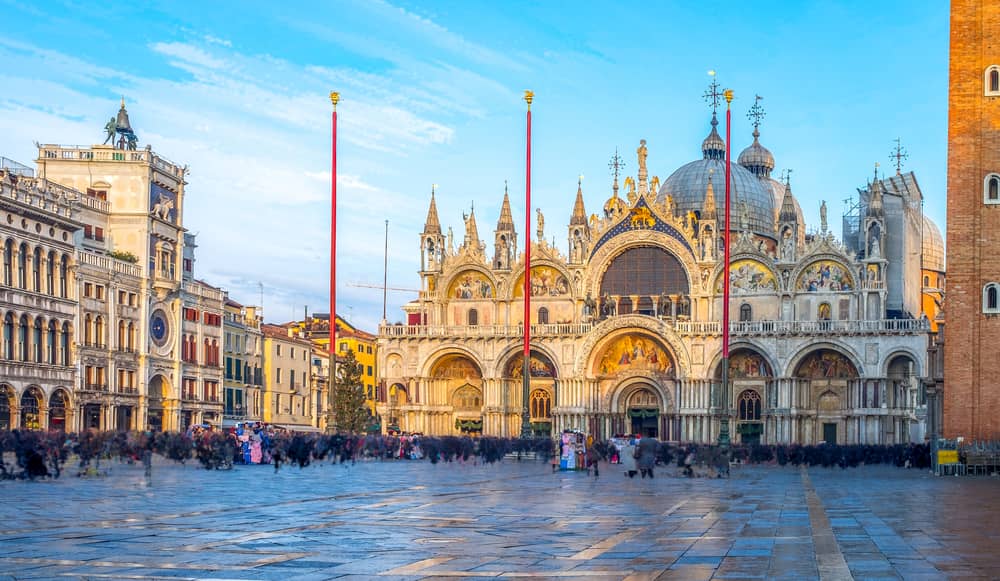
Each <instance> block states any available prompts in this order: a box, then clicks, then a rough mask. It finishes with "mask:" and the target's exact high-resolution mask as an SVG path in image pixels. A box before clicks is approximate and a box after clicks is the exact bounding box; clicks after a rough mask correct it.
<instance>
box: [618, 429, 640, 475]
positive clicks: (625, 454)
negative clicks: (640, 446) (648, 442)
mask: <svg viewBox="0 0 1000 581" xmlns="http://www.w3.org/2000/svg"><path fill="white" fill-rule="evenodd" d="M636 452H637V449H636V447H635V439H634V438H629V439H628V440H626V441H625V443H624V444H622V450H621V454H619V456H618V458H619V459H620V460H621V466H622V468H623V469H624V470H625V476H628V477H629V478H635V474H636V472H638V469H637V468H636V461H635V458H636Z"/></svg>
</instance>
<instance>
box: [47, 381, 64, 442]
mask: <svg viewBox="0 0 1000 581" xmlns="http://www.w3.org/2000/svg"><path fill="white" fill-rule="evenodd" d="M67 400H68V398H67V396H66V392H65V391H63V390H61V389H57V390H56V391H55V392H53V393H52V399H50V400H49V429H50V430H57V431H60V432H65V431H66V404H67V403H68V401H67Z"/></svg>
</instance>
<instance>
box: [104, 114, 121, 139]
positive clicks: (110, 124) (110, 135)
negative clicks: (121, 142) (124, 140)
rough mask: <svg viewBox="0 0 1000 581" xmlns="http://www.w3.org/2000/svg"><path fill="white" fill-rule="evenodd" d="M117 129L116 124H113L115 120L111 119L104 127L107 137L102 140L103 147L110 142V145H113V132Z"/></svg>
mask: <svg viewBox="0 0 1000 581" xmlns="http://www.w3.org/2000/svg"><path fill="white" fill-rule="evenodd" d="M117 129H118V123H117V122H115V118H114V117H112V118H111V121H108V122H107V124H105V125H104V131H105V132H106V133H107V137H105V138H104V144H105V145H107V143H108V142H109V141H110V142H111V145H114V144H115V142H114V139H115V131H116V130H117Z"/></svg>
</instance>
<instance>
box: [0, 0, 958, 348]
mask: <svg viewBox="0 0 1000 581" xmlns="http://www.w3.org/2000/svg"><path fill="white" fill-rule="evenodd" d="M0 6H2V7H3V13H4V14H5V17H6V18H5V21H6V22H7V23H8V26H6V27H5V28H4V32H3V35H2V36H0V63H2V64H3V66H0V87H2V90H0V155H4V156H6V157H10V158H13V159H16V160H20V161H23V162H30V161H31V160H33V159H34V156H35V150H34V147H33V145H32V143H33V141H39V142H42V143H65V144H91V143H97V142H100V141H101V140H102V139H103V132H102V127H103V124H104V123H105V122H106V120H107V118H108V117H110V116H111V115H112V114H113V113H114V111H115V110H116V109H117V104H118V99H119V97H120V96H121V95H124V96H125V98H126V100H127V102H128V105H129V112H130V115H131V119H132V124H133V127H134V128H135V129H136V131H137V133H138V134H139V138H140V145H145V144H146V143H150V144H152V146H153V149H154V150H155V151H157V152H158V153H160V154H162V155H164V156H165V157H167V158H169V159H172V160H174V161H176V162H178V163H181V164H188V165H190V166H191V168H192V171H191V175H190V178H189V182H190V184H189V186H188V190H187V192H188V197H187V203H186V216H185V220H186V226H187V227H188V228H189V229H190V230H191V231H192V232H195V233H198V244H199V247H198V264H197V270H198V272H197V274H198V276H200V277H201V278H204V279H206V280H208V281H209V282H211V283H213V284H217V285H220V286H223V287H225V288H227V289H229V290H230V294H231V296H233V298H235V299H236V300H239V301H242V302H245V303H248V304H250V303H255V302H257V301H258V296H259V294H258V290H257V288H258V283H259V282H260V283H263V285H264V304H265V315H266V318H267V319H268V320H269V321H284V320H289V319H291V318H293V317H299V316H301V313H302V310H303V308H304V307H305V306H306V305H308V306H309V308H310V310H311V311H326V310H327V284H328V282H327V281H328V277H327V268H328V266H327V264H328V263H327V260H328V256H327V248H328V241H327V240H328V239H327V236H328V234H327V232H328V227H329V209H328V208H329V206H328V204H329V201H328V200H329V179H330V174H329V171H330V168H329V111H330V105H329V100H328V98H327V93H328V92H329V91H331V90H337V91H339V92H340V93H341V95H342V97H341V98H342V101H341V104H340V106H339V109H338V110H339V114H340V140H339V151H340V157H339V174H340V176H339V180H338V184H339V192H340V204H339V212H340V217H341V220H342V221H341V223H340V234H339V237H338V239H339V244H340V246H339V249H340V252H338V263H339V268H338V272H339V281H340V283H339V284H338V297H339V311H340V312H341V313H342V314H345V315H348V316H349V317H350V318H352V319H354V320H355V321H356V322H357V323H359V324H360V325H361V326H362V327H363V328H368V329H369V330H374V329H375V326H376V325H377V323H378V321H379V319H381V312H382V304H381V301H382V297H381V291H380V290H378V289H366V288H359V287H354V286H349V285H348V283H358V282H360V283H365V282H367V283H373V284H380V283H381V280H382V252H383V228H384V221H385V220H389V221H390V226H389V229H390V230H389V231H390V234H389V263H390V266H389V284H390V285H391V286H397V287H409V288H416V287H417V286H418V285H419V281H418V277H417V274H416V271H417V269H418V267H419V259H420V256H419V250H418V237H417V234H418V232H420V230H421V229H422V226H423V220H424V217H425V216H426V211H427V203H428V200H429V194H430V188H431V184H434V183H436V184H438V196H437V201H438V209H439V212H440V217H441V221H442V223H443V225H444V227H445V228H447V227H448V226H449V225H450V226H453V227H454V229H455V236H456V238H458V239H459V240H460V239H461V236H462V233H463V227H462V221H461V220H462V212H463V211H468V209H469V208H470V206H471V205H472V203H473V202H474V203H475V208H476V216H477V219H478V223H479V231H480V235H481V237H482V238H484V239H485V241H486V242H487V244H488V245H489V246H488V247H489V248H491V247H492V230H493V227H494V225H495V223H496V219H497V217H498V213H499V206H500V202H501V199H502V196H503V188H504V180H505V179H507V180H510V190H511V196H512V201H513V205H514V208H513V209H514V220H515V223H517V224H523V221H524V211H523V202H520V201H519V200H523V189H524V104H523V102H522V101H521V93H522V91H523V89H526V88H530V89H532V90H534V91H535V95H536V97H535V104H534V105H533V115H534V119H533V148H534V155H533V186H532V197H533V200H532V201H533V203H534V205H536V206H538V207H540V208H541V209H542V211H543V212H544V214H545V217H546V237H547V238H550V239H551V238H552V237H553V236H555V237H556V241H557V244H558V245H559V246H560V247H561V248H563V250H564V251H565V246H566V242H565V238H566V237H565V226H566V224H567V223H568V221H569V215H570V212H571V211H572V207H573V199H574V196H575V193H576V183H577V176H578V175H581V174H583V175H584V176H585V178H584V182H583V183H584V196H585V199H586V203H587V210H588V212H595V211H597V210H598V208H599V207H600V206H601V205H602V204H603V202H604V200H606V199H607V197H608V196H609V195H610V185H611V181H610V175H609V171H608V160H609V158H610V157H611V156H612V155H613V154H614V152H615V149H616V148H617V149H619V150H620V151H621V152H622V155H623V156H624V157H625V159H626V163H627V167H626V172H627V173H629V174H631V173H634V171H635V169H636V163H635V156H634V151H635V148H636V146H637V145H638V141H639V139H646V140H647V142H648V147H649V159H648V165H649V169H650V174H651V175H658V176H659V177H660V179H661V181H662V180H665V179H666V178H667V176H669V175H670V174H671V173H672V172H673V171H674V170H675V169H676V168H678V167H680V166H681V165H683V164H685V163H687V162H689V161H691V160H694V159H697V158H698V157H700V151H699V147H700V144H701V140H702V139H703V138H704V137H705V135H706V134H707V133H708V129H709V125H708V122H709V120H710V111H709V109H708V108H707V106H706V105H705V103H704V102H703V100H702V98H701V95H702V93H703V92H704V90H705V87H706V85H707V83H708V77H707V75H706V72H707V71H708V70H709V69H714V70H716V71H718V79H719V81H720V83H721V84H723V85H724V86H727V87H731V88H733V89H734V90H735V92H736V97H737V99H736V101H735V102H734V104H733V107H734V115H733V120H734V125H733V149H734V152H736V153H738V152H739V151H740V150H741V149H742V148H743V147H745V146H746V145H748V144H749V143H750V141H751V136H750V132H751V131H752V127H751V126H750V123H749V121H748V120H747V119H746V110H747V109H748V108H749V107H750V105H751V104H752V102H753V95H754V94H760V95H762V96H763V97H764V101H763V105H764V107H765V109H766V111H767V117H766V118H765V120H764V122H763V124H762V126H761V134H762V136H761V141H762V143H763V144H764V145H766V146H767V147H768V148H769V149H770V150H771V151H772V152H773V153H774V156H775V158H776V164H777V169H776V172H775V173H776V174H777V173H778V172H780V171H781V170H782V169H787V168H791V169H793V170H794V172H793V174H792V175H793V179H792V185H793V189H794V191H795V193H796V195H797V196H798V198H799V201H800V203H801V205H802V207H803V209H804V211H805V215H806V220H807V222H808V223H809V224H810V226H811V227H814V226H815V224H817V223H818V214H819V212H818V208H819V204H820V201H821V200H827V203H828V205H829V207H830V215H831V218H833V217H834V216H837V215H839V213H840V211H841V209H842V208H843V202H842V201H843V200H844V199H845V198H847V197H848V196H850V195H852V194H853V193H854V192H855V188H857V187H859V186H862V185H863V184H864V183H865V180H867V179H869V178H870V176H871V174H872V170H873V167H874V164H875V162H879V163H880V164H881V165H882V169H883V170H885V171H886V172H893V171H894V168H892V167H890V161H889V152H890V150H891V148H892V146H893V140H894V139H895V138H896V137H899V138H901V139H902V142H903V145H904V147H905V148H906V149H907V151H908V152H909V156H910V157H909V159H908V160H907V161H906V162H905V167H904V170H912V171H914V172H916V175H917V178H918V181H919V183H920V185H921V187H922V189H923V192H924V195H925V198H926V206H925V208H926V212H927V213H928V215H930V216H931V217H932V218H933V219H934V220H935V222H937V223H938V225H939V226H940V227H941V229H942V232H943V230H944V213H945V178H946V153H947V148H946V138H947V75H948V5H947V3H946V2H940V1H935V0H928V1H906V2H904V1H899V2H893V1H883V2H876V3H871V2H863V1H857V2H849V1H844V2H792V1H780V2H779V1H772V2H768V1H756V2H752V3H748V2H724V1H718V2H713V3H703V2H680V1H672V2H667V1H664V2H644V3H638V2H629V3H612V2H503V3H498V2H481V3H480V2H464V1H463V2H439V3H421V2H397V3H392V4H390V3H386V2H351V1H345V2H330V3H324V5H322V6H312V5H310V4H300V5H294V4H279V3H274V2H270V3H253V2H246V3H240V4H238V5H237V4H236V3H210V2H203V3H190V2H188V3H185V2H161V3H156V2H152V3H144V2H136V3H124V2H114V3H93V2H87V3H84V2H50V3H32V2H27V1H13V2H7V1H4V0H0ZM237 6H238V7H237ZM720 129H721V128H720ZM736 153H734V156H735V155H736ZM831 224H832V225H838V224H839V221H836V220H833V219H831ZM520 229H521V228H519V230H520ZM520 236H521V240H522V241H523V239H524V233H523V232H520ZM409 298H412V295H407V294H405V293H390V294H389V319H390V320H397V319H402V314H401V312H400V311H399V305H400V304H402V303H403V302H405V301H406V300H408V299H409Z"/></svg>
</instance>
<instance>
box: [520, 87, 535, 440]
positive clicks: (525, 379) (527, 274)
mask: <svg viewBox="0 0 1000 581" xmlns="http://www.w3.org/2000/svg"><path fill="white" fill-rule="evenodd" d="M534 97H535V94H534V93H532V92H531V91H525V92H524V101H525V102H526V103H527V104H528V118H527V144H528V145H527V156H526V162H525V178H524V182H525V184H524V239H525V243H524V355H523V359H524V361H523V366H522V367H521V400H522V401H521V404H522V409H521V437H522V438H528V437H530V436H531V414H530V413H529V410H528V397H529V387H530V382H531V367H530V361H531V101H532V100H533V99H534Z"/></svg>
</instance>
